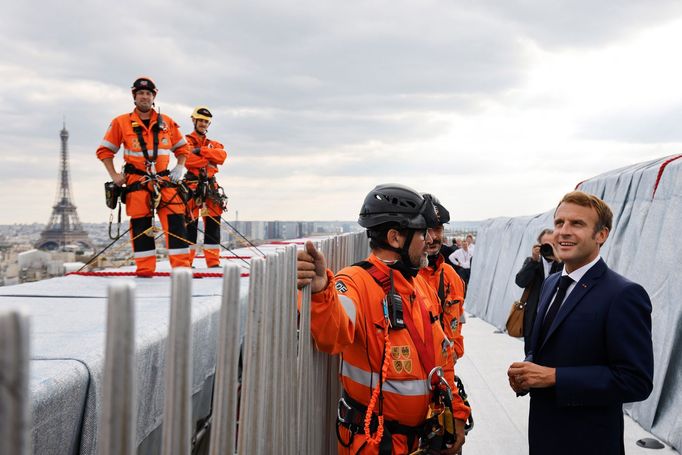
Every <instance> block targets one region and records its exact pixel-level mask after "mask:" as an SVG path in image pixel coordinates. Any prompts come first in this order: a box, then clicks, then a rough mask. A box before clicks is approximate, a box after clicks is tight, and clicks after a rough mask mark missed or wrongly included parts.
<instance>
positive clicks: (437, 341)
mask: <svg viewBox="0 0 682 455" xmlns="http://www.w3.org/2000/svg"><path fill="white" fill-rule="evenodd" d="M358 222H359V224H360V225H361V226H363V227H365V228H366V229H367V235H368V237H369V242H370V248H371V250H372V252H371V254H370V256H369V257H368V258H367V259H366V260H365V261H361V262H359V263H357V264H354V265H352V266H350V267H346V268H344V269H342V270H341V271H339V272H338V273H337V274H336V276H334V275H333V274H332V272H331V271H330V270H329V269H327V265H326V260H325V258H324V256H323V255H322V253H321V252H319V251H318V250H316V249H315V247H314V246H313V244H312V243H311V242H307V243H306V245H305V249H303V250H301V251H299V253H298V261H297V274H298V287H299V288H302V287H305V286H307V285H310V286H311V291H312V302H311V332H312V335H313V338H314V339H315V343H316V346H317V348H318V349H319V350H320V351H323V352H327V353H329V354H341V356H342V367H341V374H340V376H341V383H342V386H343V394H342V398H341V400H340V401H339V404H338V415H337V429H338V431H337V437H338V453H339V454H357V453H362V454H380V455H390V454H408V453H412V452H413V451H415V450H422V451H423V452H420V453H438V454H456V453H458V452H459V450H460V449H461V447H462V444H463V443H464V438H465V435H464V425H465V421H466V419H467V418H468V416H469V413H470V409H469V408H468V407H467V406H466V405H465V404H464V402H463V400H462V399H461V397H460V396H459V395H458V394H457V392H456V389H455V388H454V387H455V385H454V376H455V373H454V351H453V349H452V345H451V343H450V341H449V340H448V338H447V336H446V334H445V332H444V331H443V329H442V327H441V325H440V324H439V323H438V315H439V311H440V310H439V304H438V299H437V296H436V294H435V292H434V291H433V289H431V287H430V286H429V284H428V283H427V282H426V281H425V280H424V279H423V278H422V277H421V276H419V269H420V268H422V267H425V266H426V265H427V264H428V260H427V247H428V245H429V244H430V243H431V237H430V235H429V233H428V227H429V226H434V225H435V223H436V221H435V211H434V209H433V205H432V204H431V203H430V201H429V200H427V199H425V198H423V197H422V196H421V195H420V194H419V193H417V192H416V191H414V190H413V189H411V188H408V187H406V186H402V185H398V184H387V185H379V186H377V187H376V188H374V189H373V190H372V191H371V192H370V193H369V194H368V195H367V197H366V198H365V201H364V203H363V206H362V209H361V211H360V218H359V221H358ZM452 391H455V392H454V393H453V392H452ZM429 436H430V437H429Z"/></svg>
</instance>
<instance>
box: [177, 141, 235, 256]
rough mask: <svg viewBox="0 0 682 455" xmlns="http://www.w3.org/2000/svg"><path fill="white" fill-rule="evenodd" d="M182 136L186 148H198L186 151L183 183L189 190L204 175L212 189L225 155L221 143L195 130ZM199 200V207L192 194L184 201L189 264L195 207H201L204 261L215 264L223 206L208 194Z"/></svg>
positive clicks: (194, 240) (196, 218) (193, 247)
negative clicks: (186, 214)
mask: <svg viewBox="0 0 682 455" xmlns="http://www.w3.org/2000/svg"><path fill="white" fill-rule="evenodd" d="M185 139H187V143H188V145H189V149H190V150H194V149H197V148H198V149H199V151H198V152H199V153H198V154H197V153H190V154H189V156H188V157H187V161H186V162H185V167H187V175H186V176H185V183H186V184H187V186H188V187H189V188H190V189H191V190H192V191H195V190H196V189H197V186H198V185H199V182H200V180H201V179H204V180H205V181H207V183H206V184H207V185H210V187H211V189H212V190H216V189H217V188H218V183H217V182H216V181H215V177H214V176H215V175H216V174H217V173H218V166H220V165H221V164H223V163H224V162H225V159H226V158H227V152H226V151H225V147H224V146H223V144H221V143H220V142H218V141H214V140H211V139H209V138H207V137H205V136H204V137H201V136H199V135H198V134H197V132H196V131H193V132H192V134H187V135H186V136H185ZM203 204H204V207H199V206H198V205H197V203H196V200H195V199H194V198H192V199H190V200H189V201H188V202H187V211H188V213H189V214H190V220H189V221H188V223H187V239H188V240H189V241H190V242H192V243H193V245H191V246H190V264H191V263H192V262H193V261H194V256H195V254H196V251H197V245H196V243H197V224H198V222H199V216H200V213H199V209H200V208H202V213H201V216H202V217H203V219H204V255H205V256H206V265H207V266H208V267H218V266H219V265H220V216H221V215H222V213H223V208H222V207H221V205H220V203H218V202H216V201H215V200H214V199H213V198H210V197H208V198H206V200H205V201H204V202H203ZM203 209H205V211H204V210H203Z"/></svg>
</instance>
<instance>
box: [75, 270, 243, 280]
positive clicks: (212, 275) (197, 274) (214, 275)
mask: <svg viewBox="0 0 682 455" xmlns="http://www.w3.org/2000/svg"><path fill="white" fill-rule="evenodd" d="M67 275H80V276H107V277H109V276H145V277H147V276H171V273H170V272H154V273H152V274H144V273H137V272H105V271H100V272H70V273H67ZM192 276H193V277H194V278H222V277H223V274H222V273H214V272H194V273H192ZM239 276H241V277H242V278H244V277H247V276H249V274H248V273H242V274H240V275H239Z"/></svg>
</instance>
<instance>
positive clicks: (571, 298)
mask: <svg viewBox="0 0 682 455" xmlns="http://www.w3.org/2000/svg"><path fill="white" fill-rule="evenodd" d="M606 269H607V267H606V263H605V262H604V260H603V259H599V261H598V262H597V263H596V264H594V266H592V268H591V269H590V270H588V271H587V273H586V274H585V275H583V277H582V278H581V279H580V281H578V282H577V283H576V285H575V287H574V288H573V290H572V291H571V293H570V294H568V297H567V298H566V300H565V301H564V304H563V305H561V308H560V309H559V312H558V313H557V315H556V318H555V319H554V322H552V326H551V327H550V328H549V331H548V332H547V336H546V337H545V339H544V340H538V341H539V342H540V347H542V346H543V345H544V344H545V342H546V341H547V340H548V339H549V338H550V337H551V336H552V334H553V333H554V331H555V330H556V329H557V327H559V325H561V323H562V322H563V321H564V319H566V317H567V316H568V315H569V314H570V313H571V311H573V308H575V307H576V305H578V303H580V301H581V300H582V299H583V297H585V295H587V293H588V292H590V291H591V290H592V289H593V288H594V287H595V286H596V284H597V282H598V280H599V278H600V277H601V276H602V275H603V274H604V272H605V271H606ZM553 296H554V292H552V295H550V299H547V300H551V298H552V297H553ZM546 305H549V302H546V303H545V312H546ZM542 314H543V316H544V314H545V313H544V312H543V313H542Z"/></svg>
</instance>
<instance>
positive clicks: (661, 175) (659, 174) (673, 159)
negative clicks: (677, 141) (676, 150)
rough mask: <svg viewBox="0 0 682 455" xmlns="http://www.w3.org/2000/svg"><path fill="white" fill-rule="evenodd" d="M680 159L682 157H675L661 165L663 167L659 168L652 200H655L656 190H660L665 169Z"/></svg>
mask: <svg viewBox="0 0 682 455" xmlns="http://www.w3.org/2000/svg"><path fill="white" fill-rule="evenodd" d="M678 158H682V155H677V156H674V157H672V158H670V159H668V160H666V161H664V162H663V164H661V167H659V168H658V175H657V176H656V184H655V185H654V192H653V194H652V195H651V199H653V198H654V196H655V195H656V190H657V189H658V184H659V182H660V181H661V177H663V171H664V170H665V167H666V166H667V165H668V164H670V163H672V162H673V161H675V160H676V159H678Z"/></svg>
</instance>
